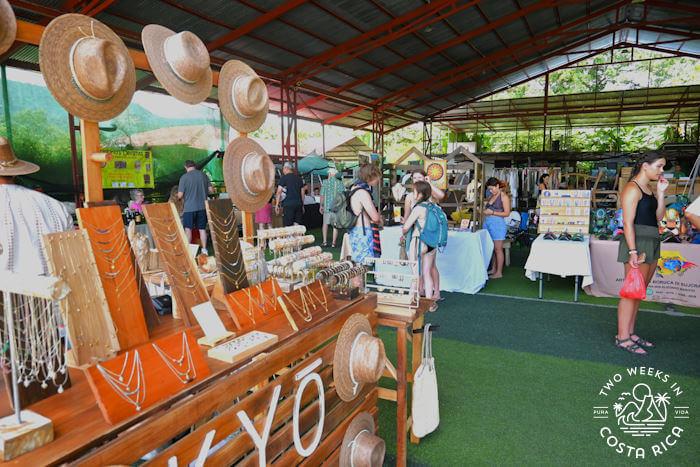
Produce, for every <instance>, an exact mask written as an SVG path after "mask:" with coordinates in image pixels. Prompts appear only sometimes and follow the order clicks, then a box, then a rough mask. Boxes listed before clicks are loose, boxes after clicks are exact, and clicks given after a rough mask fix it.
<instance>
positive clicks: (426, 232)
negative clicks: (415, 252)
mask: <svg viewBox="0 0 700 467" xmlns="http://www.w3.org/2000/svg"><path fill="white" fill-rule="evenodd" d="M418 206H423V207H424V208H425V210H426V211H427V213H426V216H425V226H424V227H423V230H422V231H421V233H420V239H421V241H422V242H423V243H425V244H426V245H428V246H429V247H432V248H438V249H440V250H441V251H442V249H443V248H445V245H447V215H446V214H445V212H444V211H443V210H442V209H440V207H439V206H438V205H437V204H435V203H419V204H418ZM416 226H418V229H419V230H420V225H418V223H417V222H416Z"/></svg>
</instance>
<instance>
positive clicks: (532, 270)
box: [525, 234, 593, 301]
mask: <svg viewBox="0 0 700 467" xmlns="http://www.w3.org/2000/svg"><path fill="white" fill-rule="evenodd" d="M543 274H554V275H557V276H561V277H569V276H575V286H574V301H578V285H579V276H580V277H582V278H583V280H582V283H581V286H582V287H586V286H589V285H591V284H592V283H593V273H592V269H591V250H590V237H589V236H588V235H586V236H584V237H583V241H582V242H575V241H566V240H545V238H544V234H540V235H539V236H538V237H537V238H536V239H535V241H534V242H532V245H531V247H530V255H529V256H528V257H527V262H526V263H525V276H527V277H528V278H529V279H531V280H533V281H535V280H537V279H538V278H539V280H540V290H539V292H540V293H539V297H540V298H542V276H543Z"/></svg>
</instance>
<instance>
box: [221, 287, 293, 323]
mask: <svg viewBox="0 0 700 467" xmlns="http://www.w3.org/2000/svg"><path fill="white" fill-rule="evenodd" d="M280 295H282V290H281V289H280V286H279V284H278V283H277V280H276V279H274V278H273V279H270V280H267V281H265V282H263V283H262V284H258V285H254V286H251V287H248V288H245V289H241V290H237V291H235V292H233V293H230V294H228V295H226V297H225V298H226V301H227V302H228V305H229V308H230V312H231V318H232V319H233V322H234V323H235V325H236V328H237V329H238V330H239V331H241V330H249V329H255V328H256V327H257V326H259V325H260V324H261V323H263V322H265V321H267V320H268V319H270V318H272V317H273V316H276V315H279V314H280V313H282V308H281V307H280V306H279V303H278V302H277V298H278V297H279V296H280Z"/></svg>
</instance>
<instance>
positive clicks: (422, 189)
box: [401, 181, 446, 311]
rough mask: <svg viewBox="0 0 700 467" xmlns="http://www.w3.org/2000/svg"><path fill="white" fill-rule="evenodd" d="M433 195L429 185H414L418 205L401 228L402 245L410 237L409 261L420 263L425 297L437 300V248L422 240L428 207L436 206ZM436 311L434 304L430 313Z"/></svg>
mask: <svg viewBox="0 0 700 467" xmlns="http://www.w3.org/2000/svg"><path fill="white" fill-rule="evenodd" d="M431 193H432V190H431V187H430V184H429V183H427V182H424V181H419V182H415V183H414V184H413V193H412V195H413V196H412V197H413V198H414V199H415V201H416V204H415V206H414V207H413V209H412V210H411V214H410V215H409V216H408V218H407V219H406V221H405V222H404V225H403V227H402V228H401V234H402V235H401V240H402V242H401V243H403V241H404V240H406V235H410V238H409V239H408V242H409V244H408V259H409V260H411V261H418V262H419V269H420V276H421V282H422V283H423V290H424V291H425V296H426V297H428V298H433V299H437V298H438V297H439V295H438V293H439V292H438V290H437V289H436V288H435V283H434V282H433V274H432V271H433V269H434V268H435V256H436V253H437V247H435V246H431V245H428V244H427V243H426V242H425V241H423V240H422V239H421V234H422V233H423V232H425V230H426V220H427V216H428V205H433V206H435V202H434V201H432V199H431ZM445 222H446V220H445ZM416 224H417V225H416ZM416 227H417V228H416ZM435 310H437V303H434V304H433V305H431V307H430V311H435Z"/></svg>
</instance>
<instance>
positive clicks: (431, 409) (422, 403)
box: [411, 324, 440, 438]
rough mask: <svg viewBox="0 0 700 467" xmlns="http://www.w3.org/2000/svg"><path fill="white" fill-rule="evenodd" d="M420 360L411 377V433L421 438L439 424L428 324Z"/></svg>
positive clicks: (424, 331)
mask: <svg viewBox="0 0 700 467" xmlns="http://www.w3.org/2000/svg"><path fill="white" fill-rule="evenodd" d="M421 357H422V361H421V364H420V366H419V367H418V370H417V371H416V374H415V375H414V377H413V401H412V404H411V413H412V416H413V422H412V425H411V426H412V429H413V434H414V435H415V436H416V437H418V438H422V437H424V436H425V435H427V434H428V433H432V432H433V431H435V429H436V428H437V427H438V425H439V424H440V408H439V406H438V386H437V376H436V375H435V360H434V359H433V344H432V333H431V332H430V324H426V325H425V328H424V329H423V351H422V354H421Z"/></svg>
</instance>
